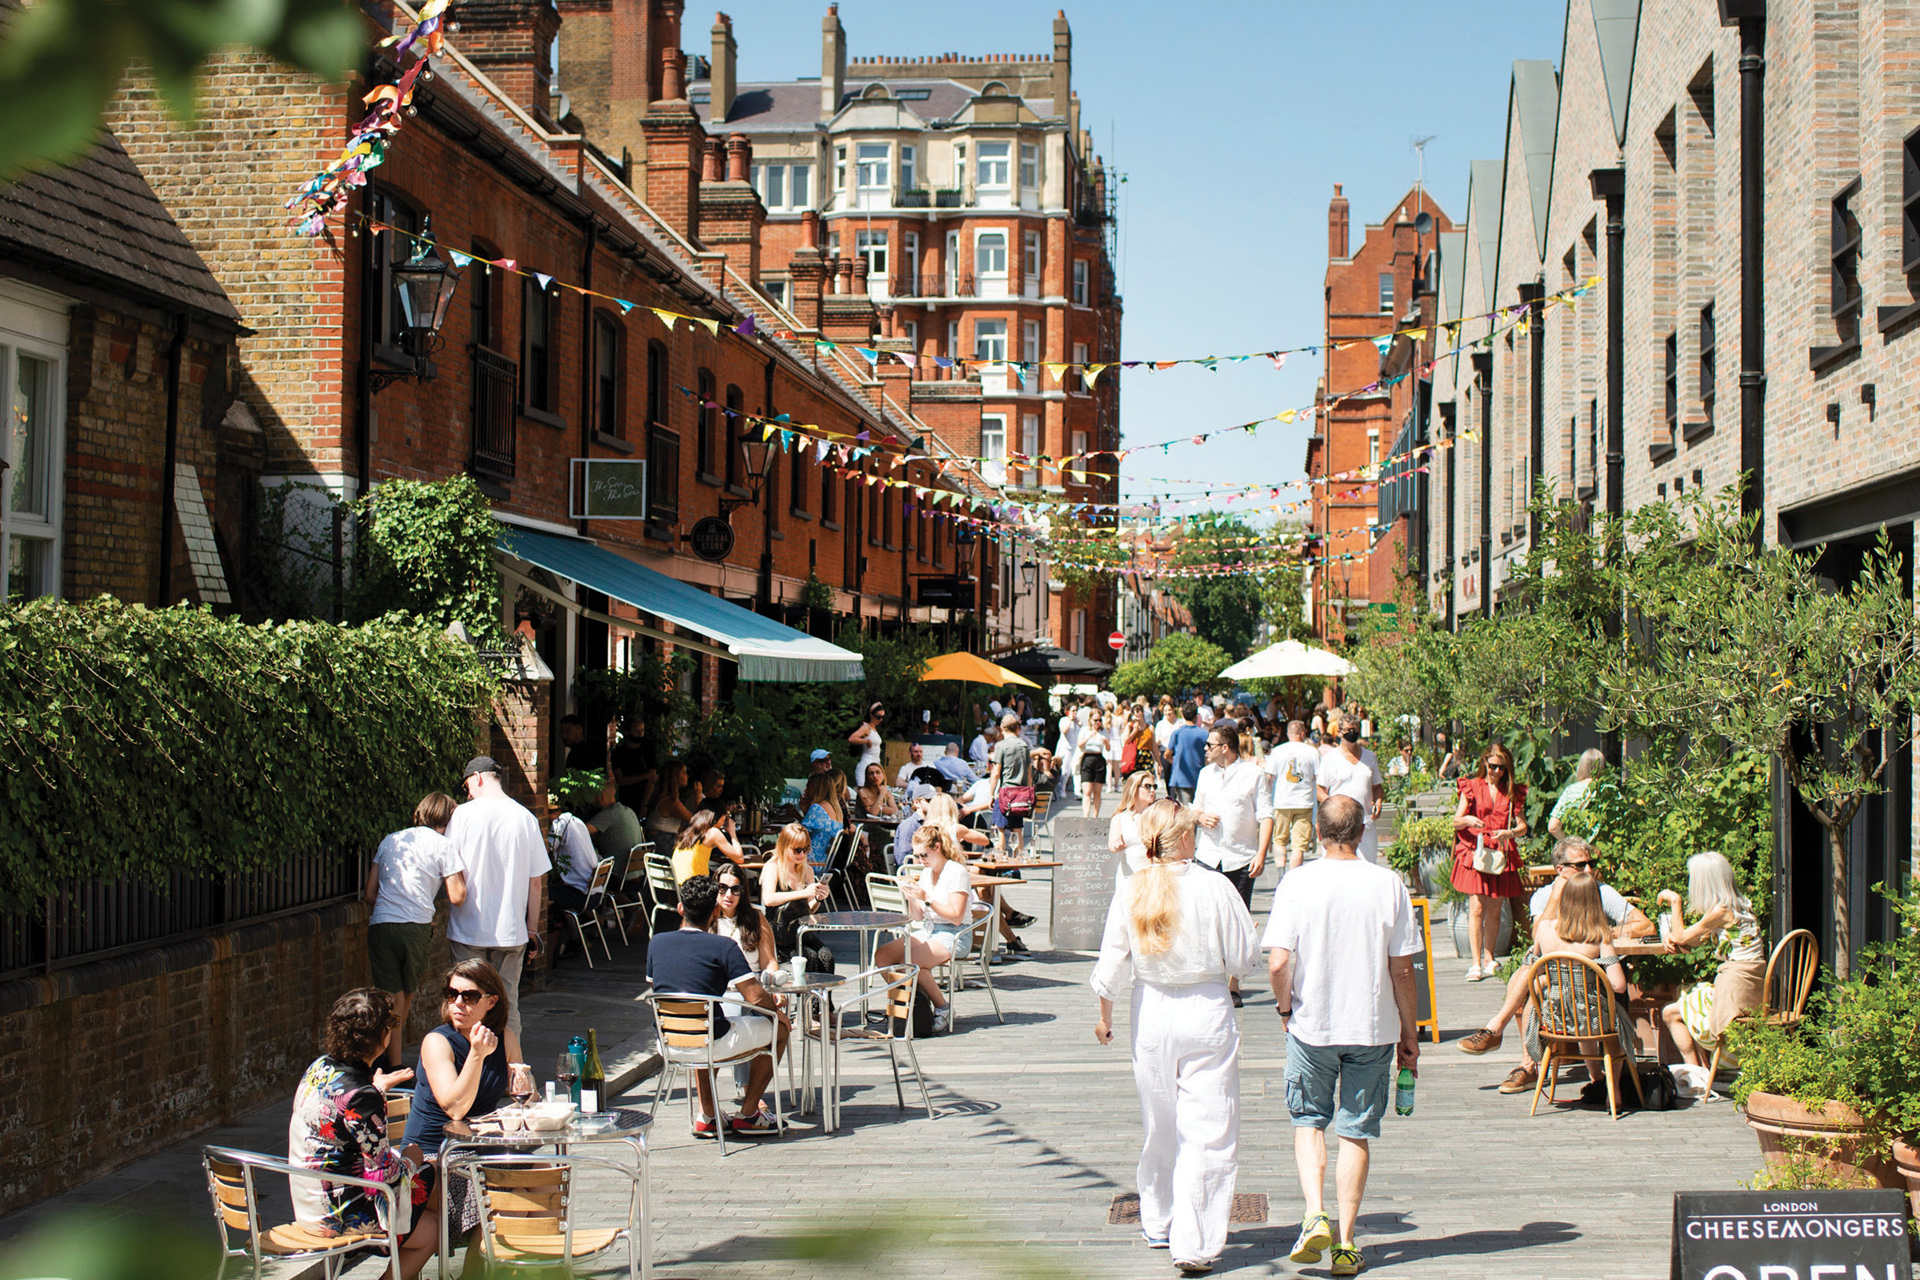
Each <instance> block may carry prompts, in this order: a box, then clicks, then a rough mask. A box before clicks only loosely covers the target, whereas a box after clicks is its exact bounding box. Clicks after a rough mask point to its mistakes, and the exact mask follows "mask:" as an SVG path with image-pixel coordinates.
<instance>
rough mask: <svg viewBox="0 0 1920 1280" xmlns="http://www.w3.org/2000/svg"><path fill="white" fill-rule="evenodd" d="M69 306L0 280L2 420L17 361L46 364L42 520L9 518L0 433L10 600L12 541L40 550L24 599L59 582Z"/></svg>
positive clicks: (1, 537)
mask: <svg viewBox="0 0 1920 1280" xmlns="http://www.w3.org/2000/svg"><path fill="white" fill-rule="evenodd" d="M68 305H69V304H68V302H67V300H66V299H64V298H60V297H58V296H57V295H54V294H49V293H43V292H42V291H40V290H37V289H30V288H29V287H27V286H15V285H12V284H11V283H10V282H0V394H4V397H5V399H4V403H5V406H6V412H7V419H8V422H9V424H10V423H11V422H12V420H13V414H14V395H15V393H16V390H17V379H18V376H19V362H20V357H21V356H23V355H24V356H27V357H28V358H30V359H34V360H39V361H43V362H45V363H46V364H47V365H48V366H49V367H48V369H47V372H46V404H45V413H46V424H47V430H46V435H45V437H44V439H43V440H42V441H41V442H40V443H41V446H42V458H41V462H42V476H43V477H44V483H45V486H46V489H45V499H46V501H45V506H46V511H45V513H44V514H43V515H21V516H16V515H15V514H14V512H13V492H14V485H15V483H16V481H17V478H18V471H17V460H16V459H15V458H14V457H13V433H12V431H11V429H8V430H6V431H0V460H4V461H5V462H6V463H7V464H8V466H7V470H5V471H0V573H4V574H5V575H6V578H7V582H6V584H5V585H6V593H7V595H8V596H11V591H12V582H11V578H12V571H13V547H14V542H15V540H16V539H19V540H21V541H29V540H30V541H32V542H35V543H38V544H39V545H40V546H41V547H42V548H43V549H44V550H43V553H42V557H41V564H40V580H39V581H38V582H37V583H34V584H33V586H32V588H31V589H30V592H29V593H28V594H26V595H25V596H23V597H22V598H25V599H32V598H35V597H37V596H57V595H59V594H60V590H61V586H62V584H63V582H64V572H63V563H62V562H63V558H64V553H65V539H64V538H63V536H62V528H63V522H64V517H65V508H66V446H67V440H66V434H67V433H66V425H67V401H66V394H67V359H68V350H67V349H68V342H69V337H68V333H69V330H68V317H67V312H66V308H67V306H68Z"/></svg>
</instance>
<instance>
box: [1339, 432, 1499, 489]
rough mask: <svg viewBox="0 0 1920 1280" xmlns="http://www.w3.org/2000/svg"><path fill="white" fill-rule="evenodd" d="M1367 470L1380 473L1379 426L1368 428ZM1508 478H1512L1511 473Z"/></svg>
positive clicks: (1375, 473)
mask: <svg viewBox="0 0 1920 1280" xmlns="http://www.w3.org/2000/svg"><path fill="white" fill-rule="evenodd" d="M1367 470H1368V472H1369V473H1371V474H1372V475H1373V476H1378V475H1379V474H1380V429H1379V428H1378V427H1371V428H1368V430H1367ZM1508 478H1509V479H1511V478H1512V476H1511V474H1509V476H1508Z"/></svg>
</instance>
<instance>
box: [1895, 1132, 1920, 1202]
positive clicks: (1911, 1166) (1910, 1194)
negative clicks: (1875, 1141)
mask: <svg viewBox="0 0 1920 1280" xmlns="http://www.w3.org/2000/svg"><path fill="white" fill-rule="evenodd" d="M1893 1163H1894V1167H1895V1169H1896V1170H1897V1171H1898V1172H1899V1174H1900V1180H1901V1182H1903V1183H1905V1184H1906V1191H1907V1212H1908V1213H1909V1214H1911V1215H1912V1216H1913V1217H1916V1218H1920V1147H1916V1146H1914V1144H1913V1143H1911V1142H1909V1141H1908V1140H1907V1139H1905V1138H1895V1139H1894V1140H1893Z"/></svg>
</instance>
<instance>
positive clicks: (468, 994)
mask: <svg viewBox="0 0 1920 1280" xmlns="http://www.w3.org/2000/svg"><path fill="white" fill-rule="evenodd" d="M441 994H442V995H443V996H445V997H446V998H447V999H449V1000H457V1001H458V1002H460V1003H461V1004H479V1003H480V1002H481V1001H482V1000H485V999H486V998H487V993H486V992H484V991H476V990H474V989H473V988H471V987H448V988H447V989H446V990H445V991H444V992H442V993H441Z"/></svg>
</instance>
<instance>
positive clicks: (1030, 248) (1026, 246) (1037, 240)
mask: <svg viewBox="0 0 1920 1280" xmlns="http://www.w3.org/2000/svg"><path fill="white" fill-rule="evenodd" d="M1043 243H1044V242H1043V239H1042V237H1041V235H1040V233H1039V232H1038V231H1027V232H1023V233H1021V236H1020V275H1021V292H1022V293H1023V294H1025V295H1026V296H1027V297H1029V298H1037V297H1039V296H1040V262H1041V255H1042V254H1043V253H1044V252H1045V249H1044V248H1043Z"/></svg>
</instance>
